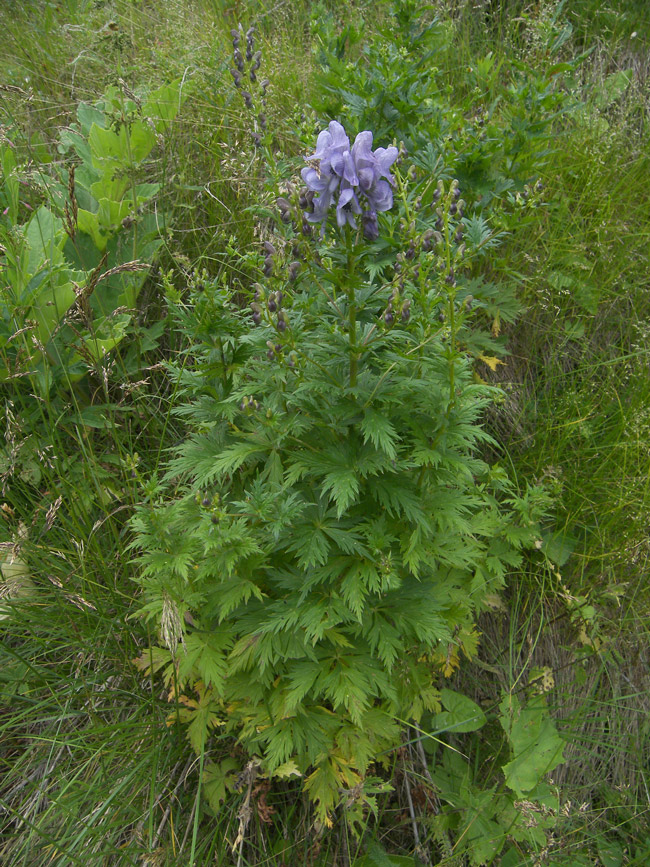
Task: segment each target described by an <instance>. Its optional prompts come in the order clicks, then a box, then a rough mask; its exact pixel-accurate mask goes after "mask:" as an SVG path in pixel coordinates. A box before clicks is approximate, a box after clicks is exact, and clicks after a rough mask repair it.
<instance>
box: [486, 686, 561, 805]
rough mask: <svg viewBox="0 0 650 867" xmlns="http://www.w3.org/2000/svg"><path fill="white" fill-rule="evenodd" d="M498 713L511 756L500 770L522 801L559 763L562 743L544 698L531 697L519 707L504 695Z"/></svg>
mask: <svg viewBox="0 0 650 867" xmlns="http://www.w3.org/2000/svg"><path fill="white" fill-rule="evenodd" d="M499 710H500V717H499V722H500V723H501V726H502V727H503V730H504V731H505V733H506V735H507V737H508V740H509V742H510V747H511V750H512V754H513V759H512V761H511V762H508V763H507V764H506V765H504V766H503V772H504V774H505V776H506V784H507V785H508V786H509V788H511V789H512V790H513V791H514V792H515V793H516V794H517V795H518V796H519V797H524V796H525V794H526V793H528V792H531V791H532V790H533V789H534V788H535V786H537V784H538V783H539V782H540V781H541V780H542V778H543V777H544V775H545V774H547V773H549V772H550V771H552V770H553V769H554V768H555V767H557V765H559V764H560V763H561V762H562V761H563V755H562V752H563V750H564V740H563V739H562V738H561V737H560V735H559V734H558V731H557V728H556V726H555V722H554V720H553V719H552V718H551V716H550V714H549V712H548V708H547V707H546V700H545V698H544V696H541V695H538V696H534V697H532V698H531V699H530V700H529V702H528V704H527V705H525V706H523V707H522V706H521V704H520V703H519V699H518V698H517V696H516V695H506V696H505V698H504V699H503V701H502V702H501V704H500V705H499Z"/></svg>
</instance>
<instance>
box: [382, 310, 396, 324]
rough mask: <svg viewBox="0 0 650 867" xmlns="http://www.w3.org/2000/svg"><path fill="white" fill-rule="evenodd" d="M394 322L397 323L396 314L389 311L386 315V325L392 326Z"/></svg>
mask: <svg viewBox="0 0 650 867" xmlns="http://www.w3.org/2000/svg"><path fill="white" fill-rule="evenodd" d="M394 321H395V316H394V314H393V313H392V311H390V310H387V311H386V312H385V313H384V322H385V323H386V325H392V324H393V322H394Z"/></svg>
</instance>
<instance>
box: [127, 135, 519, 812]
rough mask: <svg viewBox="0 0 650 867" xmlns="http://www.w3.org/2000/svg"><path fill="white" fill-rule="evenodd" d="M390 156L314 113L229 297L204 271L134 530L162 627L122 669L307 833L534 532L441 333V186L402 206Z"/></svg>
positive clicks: (456, 353) (450, 249)
mask: <svg viewBox="0 0 650 867" xmlns="http://www.w3.org/2000/svg"><path fill="white" fill-rule="evenodd" d="M397 157H398V151H397V148H395V147H388V148H377V149H376V150H374V151H373V150H372V134H371V133H370V132H367V131H365V132H361V133H360V134H359V135H358V136H357V137H356V140H355V142H354V145H353V146H352V147H350V145H349V139H348V137H347V135H346V133H345V130H344V129H343V127H342V126H341V125H340V124H339V123H337V122H335V121H333V122H332V123H330V125H329V127H328V129H327V130H325V131H324V132H322V133H321V134H320V135H319V137H318V142H317V147H316V150H315V151H314V152H313V154H311V156H310V157H308V160H309V166H308V167H306V168H304V169H303V171H302V177H303V180H304V183H305V184H306V187H307V189H306V190H305V189H303V190H299V189H298V188H297V187H290V190H289V193H288V194H287V196H283V197H282V198H281V199H278V204H279V206H281V211H282V214H281V216H282V219H278V220H277V224H276V226H275V229H274V234H273V236H272V237H271V238H267V239H266V240H265V241H264V253H263V254H262V256H263V267H262V264H261V260H259V261H260V264H259V265H257V266H256V267H257V268H258V275H259V282H257V283H255V284H254V285H253V286H252V287H251V289H250V306H249V307H248V308H245V307H244V308H243V307H242V306H241V300H240V299H241V291H239V292H236V291H235V290H234V289H230V288H229V287H224V286H223V285H222V284H220V283H218V282H217V281H214V282H213V283H208V284H204V285H203V286H202V287H201V292H200V293H198V292H197V293H196V294H195V295H194V296H192V297H191V298H190V299H189V300H190V302H191V303H190V304H189V305H188V306H184V305H183V304H181V303H177V304H176V305H175V307H174V305H172V306H173V307H174V311H175V315H176V318H177V322H178V324H179V328H180V329H181V331H182V332H183V333H184V334H185V336H186V338H187V339H188V341H189V346H188V350H187V353H186V355H185V357H186V359H188V360H190V361H188V362H187V363H184V364H185V366H184V367H180V366H179V368H178V370H177V371H176V373H175V374H174V375H175V376H176V379H177V381H178V383H179V387H180V388H181V389H182V390H183V393H184V395H185V400H186V402H185V405H183V406H182V407H181V408H180V410H179V414H180V415H182V417H183V419H184V420H185V422H186V424H187V425H188V435H187V437H186V439H185V441H184V442H183V443H182V445H181V446H180V447H179V449H178V452H177V454H176V456H175V458H174V459H173V460H172V461H171V462H170V464H169V466H168V470H167V475H166V481H165V485H164V486H162V487H161V488H159V489H158V490H157V491H156V493H155V496H154V495H152V497H151V498H150V502H148V503H147V504H145V505H144V506H142V507H141V508H140V509H139V511H138V513H137V515H136V516H135V518H134V520H133V529H134V530H135V534H136V538H135V542H134V546H137V547H138V548H139V550H140V552H141V553H140V556H139V558H138V560H139V563H140V566H141V570H140V578H139V581H140V583H141V586H142V588H143V593H144V604H143V608H142V613H143V615H144V616H146V617H147V618H149V619H152V620H154V622H155V623H156V624H157V626H158V630H159V635H160V643H159V644H158V645H156V646H154V647H152V648H150V649H148V650H147V651H146V652H145V653H143V655H142V658H141V659H140V660H139V661H138V665H139V666H140V667H141V668H142V669H143V670H145V671H150V670H151V669H153V670H156V671H157V670H162V672H163V675H164V678H165V680H166V682H167V684H168V685H169V688H170V698H172V699H175V700H176V702H177V709H176V710H175V712H174V719H176V718H177V714H178V715H179V716H180V719H181V720H182V721H183V722H185V723H187V726H188V735H189V737H190V739H191V741H192V744H193V745H194V747H195V749H197V751H199V752H201V751H204V750H207V751H208V760H209V763H210V764H209V766H210V767H212V768H213V769H214V768H216V767H221V765H219V762H218V759H219V754H220V750H221V755H222V756H226V755H227V750H228V743H227V738H225V739H224V737H223V736H228V735H231V736H234V737H236V738H237V740H238V742H239V744H240V747H241V749H243V751H244V752H245V754H246V755H248V756H249V757H253V756H256V757H257V759H256V761H257V762H258V763H259V764H258V767H259V772H260V773H265V774H267V775H269V776H271V777H287V776H295V777H301V778H303V780H304V789H305V790H306V792H307V793H308V794H309V796H310V798H311V800H312V801H313V802H314V804H315V807H316V811H317V817H318V819H319V821H320V822H325V823H327V822H328V821H329V820H330V817H331V814H332V810H333V809H334V808H335V807H336V805H337V803H338V802H339V800H340V798H341V791H343V790H345V791H348V792H349V791H350V790H353V789H354V790H355V791H359V792H362V791H364V789H363V787H364V786H371V782H369V780H370V778H368V776H367V775H368V771H369V768H370V767H371V765H372V764H373V763H381V762H385V761H388V758H389V756H390V751H391V750H392V749H393V748H395V747H397V746H398V745H399V741H400V733H401V730H402V727H403V725H404V722H405V721H407V722H408V721H411V722H415V723H418V724H420V725H421V726H425V727H426V725H427V724H428V721H429V719H430V717H429V716H428V715H430V714H432V713H435V712H436V711H438V710H439V701H438V698H439V692H438V688H439V685H440V681H441V679H443V680H444V675H448V674H449V673H451V672H452V671H453V670H454V669H455V668H456V667H457V666H458V664H459V659H460V655H461V653H464V654H465V655H467V656H471V655H472V654H473V653H475V651H476V646H477V642H478V636H477V633H476V632H475V629H474V624H475V619H476V613H477V611H479V610H480V609H481V606H482V605H483V602H484V600H485V598H486V596H487V595H488V594H492V593H494V592H495V591H496V590H498V588H499V587H500V586H501V585H502V584H503V582H504V579H505V575H506V573H507V571H508V570H509V569H510V568H512V567H513V566H514V565H515V564H516V563H517V562H518V557H519V555H518V549H519V548H520V547H521V545H522V544H524V543H527V542H530V541H531V540H532V538H533V533H534V527H533V517H534V516H533V517H531V515H532V512H533V511H534V509H533V507H532V505H531V503H532V499H529V500H527V499H526V498H516V497H514V495H513V493H512V491H511V489H510V487H509V484H508V481H507V479H506V478H505V477H504V474H503V473H502V472H501V471H499V470H498V468H497V469H495V468H491V467H490V466H489V465H488V464H487V463H486V462H485V461H484V460H482V459H481V457H480V456H479V454H478V450H479V447H480V446H481V444H482V443H484V442H485V441H486V440H488V439H489V437H488V436H487V435H486V433H485V432H484V431H483V430H482V428H481V426H480V423H479V422H480V417H481V413H482V410H483V409H484V407H485V406H486V404H487V403H488V402H489V401H490V400H491V397H492V393H493V391H492V390H491V389H488V388H486V387H485V386H484V385H481V384H477V383H476V382H475V380H474V378H473V374H472V367H471V359H470V358H469V356H468V354H467V353H466V352H464V351H463V350H462V348H460V347H459V345H458V339H457V336H458V331H459V329H460V328H461V326H462V325H463V323H464V322H466V321H467V319H468V318H469V317H471V315H472V313H471V310H470V308H469V306H468V305H466V304H461V303H460V302H459V299H458V297H457V292H458V289H457V283H460V282H461V281H462V273H461V272H462V256H463V252H462V246H461V245H459V243H458V234H459V232H458V225H459V220H460V216H459V213H458V212H459V211H461V212H462V207H461V208H459V191H458V188H457V184H456V185H455V184H454V183H453V182H452V184H450V185H448V186H447V187H446V188H445V187H444V186H443V185H442V184H441V183H438V184H437V186H436V182H435V180H434V179H426V178H425V179H424V181H423V183H422V184H421V185H420V188H419V190H418V194H421V197H422V198H423V199H424V202H425V206H418V207H415V206H414V204H413V203H414V198H415V197H414V195H413V194H412V193H411V192H409V189H408V187H407V185H406V183H405V180H404V178H403V177H402V175H401V174H400V169H399V167H397V166H395V163H396V161H397ZM391 169H392V172H391ZM393 190H395V192H396V193H397V192H399V195H396V196H395V201H394V199H393ZM395 202H397V203H398V206H396V205H395ZM305 208H306V209H307V210H306V213H303V212H302V211H303V210H304V209H305ZM333 214H335V215H336V227H337V228H336V230H335V231H334V232H333V233H329V234H328V233H326V232H325V233H323V232H321V233H317V235H316V236H314V234H313V232H312V224H314V223H317V224H321V226H322V227H323V228H324V227H325V225H326V222H327V220H328V219H329V218H330V216H331V215H333ZM379 214H382V215H383V220H382V222H381V224H380V222H379V221H378V215H379ZM359 218H360V221H361V225H360V226H359V225H357V220H358V219H359ZM436 226H439V227H440V229H437V228H436ZM380 255H381V257H382V261H383V262H384V264H383V265H382V266H381V267H379V266H377V260H378V257H379V256H380ZM450 271H451V279H449V275H450ZM262 272H263V275H264V276H262ZM457 277H458V280H457V279H456V278H457ZM441 313H442V314H444V315H439V314H441ZM172 373H174V371H173V370H172ZM505 498H508V499H507V500H506V499H505ZM504 503H505V504H506V505H504ZM219 736H222V737H219ZM224 745H225V746H224ZM228 761H232V758H229V759H228ZM215 773H217V771H215ZM355 787H358V788H355ZM362 801H363V798H361V799H360V800H358V801H355V802H354V803H355V804H358V806H359V809H362Z"/></svg>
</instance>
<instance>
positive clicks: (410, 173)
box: [406, 166, 418, 181]
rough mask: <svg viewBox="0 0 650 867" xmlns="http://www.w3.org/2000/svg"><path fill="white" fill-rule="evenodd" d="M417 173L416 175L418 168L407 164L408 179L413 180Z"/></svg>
mask: <svg viewBox="0 0 650 867" xmlns="http://www.w3.org/2000/svg"><path fill="white" fill-rule="evenodd" d="M417 175H418V170H417V169H416V167H415V166H409V170H408V172H407V175H406V176H407V178H408V179H409V180H410V181H414V180H415V179H416V177H417Z"/></svg>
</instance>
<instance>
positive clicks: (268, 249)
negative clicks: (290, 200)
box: [262, 200, 279, 256]
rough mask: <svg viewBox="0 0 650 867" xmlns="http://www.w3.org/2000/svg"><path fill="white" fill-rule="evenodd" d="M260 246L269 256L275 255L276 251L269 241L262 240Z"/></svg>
mask: <svg viewBox="0 0 650 867" xmlns="http://www.w3.org/2000/svg"><path fill="white" fill-rule="evenodd" d="M278 201H279V200H278ZM262 246H263V247H264V252H265V253H266V254H267V255H269V256H275V254H276V253H277V252H278V251H277V250H276V249H275V247H274V246H273V244H272V243H271V242H270V241H264V243H263V244H262Z"/></svg>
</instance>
